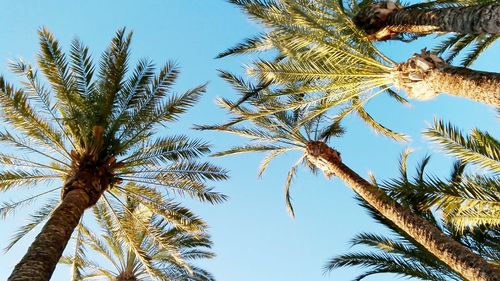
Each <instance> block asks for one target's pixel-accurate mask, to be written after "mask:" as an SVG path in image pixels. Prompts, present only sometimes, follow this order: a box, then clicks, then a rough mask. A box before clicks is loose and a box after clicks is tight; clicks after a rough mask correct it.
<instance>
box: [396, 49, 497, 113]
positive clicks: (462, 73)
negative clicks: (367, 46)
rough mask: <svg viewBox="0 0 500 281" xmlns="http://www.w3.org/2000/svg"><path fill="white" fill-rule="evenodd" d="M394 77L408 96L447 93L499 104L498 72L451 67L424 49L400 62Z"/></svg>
mask: <svg viewBox="0 0 500 281" xmlns="http://www.w3.org/2000/svg"><path fill="white" fill-rule="evenodd" d="M395 76H396V77H397V78H396V79H397V84H398V85H399V86H400V87H401V88H403V89H404V90H405V92H406V93H407V95H408V96H409V97H410V98H415V99H418V100H428V99H431V98H433V97H435V96H437V95H439V94H441V93H447V94H450V95H454V96H459V97H464V98H468V99H472V100H475V101H478V102H481V103H484V104H489V105H492V106H495V107H499V106H500V74H498V73H492V72H484V71H476V70H472V69H468V68H464V67H455V66H451V65H448V64H447V63H446V62H444V61H443V60H442V59H440V58H438V57H436V56H434V55H432V54H430V53H428V52H427V51H425V50H423V51H422V53H421V54H414V55H413V57H412V58H410V59H409V60H408V61H407V62H405V63H402V64H400V65H399V66H398V67H397V69H396V74H395Z"/></svg>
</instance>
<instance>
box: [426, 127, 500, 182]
mask: <svg viewBox="0 0 500 281" xmlns="http://www.w3.org/2000/svg"><path fill="white" fill-rule="evenodd" d="M424 135H425V136H427V137H428V138H430V139H431V141H433V142H435V143H437V144H439V145H440V146H441V147H442V149H443V150H444V151H445V152H447V153H448V154H450V155H453V156H455V157H457V158H458V159H460V160H461V161H462V162H465V163H470V164H476V165H478V166H479V167H481V168H483V169H487V170H490V171H493V172H495V173H498V172H500V143H498V141H497V140H495V139H494V138H493V137H492V136H491V135H489V134H488V133H487V132H482V131H480V130H478V129H474V130H473V131H472V132H471V133H470V134H469V135H463V134H462V132H461V131H460V130H459V129H457V128H456V127H454V126H453V125H451V124H445V123H444V122H443V121H441V120H437V119H436V120H434V124H433V126H432V127H430V128H429V129H427V130H426V131H425V132H424Z"/></svg>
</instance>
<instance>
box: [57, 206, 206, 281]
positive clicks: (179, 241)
mask: <svg viewBox="0 0 500 281" xmlns="http://www.w3.org/2000/svg"><path fill="white" fill-rule="evenodd" d="M118 212H119V215H118V219H119V220H120V221H121V222H122V223H123V224H124V229H125V232H126V233H127V234H128V235H129V236H130V237H132V238H131V239H132V240H133V241H134V244H136V245H137V247H138V248H139V249H140V251H142V252H144V253H145V256H147V260H144V259H142V258H140V257H138V256H137V255H136V253H135V251H133V250H132V249H130V248H127V244H126V243H124V242H123V240H121V239H120V238H121V234H120V232H118V231H117V227H116V225H115V224H114V222H113V220H110V213H109V210H107V209H106V206H105V205H104V204H100V203H98V204H97V205H96V206H95V207H94V213H95V216H96V218H97V221H98V223H99V225H100V226H101V228H102V231H103V232H104V234H103V235H102V236H101V237H99V235H96V234H94V233H92V232H91V231H89V230H88V229H87V228H86V227H85V226H83V225H80V226H79V227H78V229H77V230H78V231H77V235H76V237H75V240H76V243H75V251H74V254H73V255H72V256H66V257H63V258H61V263H64V264H68V265H71V266H72V272H73V277H72V279H71V280H73V281H80V280H91V279H95V278H104V279H106V280H110V281H114V280H116V281H134V280H168V281H171V280H179V281H180V280H188V281H213V280H214V278H213V277H212V276H211V274H210V273H208V272H207V271H205V270H203V269H201V268H199V267H196V266H194V265H192V264H190V261H191V260H197V259H201V258H212V257H213V256H214V254H213V253H211V252H209V251H208V250H209V249H210V247H211V245H212V243H211V241H210V237H209V236H208V235H207V234H206V233H205V232H204V230H203V229H202V230H201V231H185V230H183V229H180V228H176V227H173V226H172V225H171V224H170V223H169V222H167V221H165V220H164V219H163V218H160V217H158V216H157V215H154V214H153V213H151V212H150V211H149V210H148V209H147V208H145V206H143V205H139V204H138V203H137V202H134V201H133V200H127V204H126V206H125V207H123V208H121V210H119V211H118ZM143 224H144V225H147V226H148V228H149V227H152V228H153V229H155V231H156V232H158V233H157V234H156V236H159V237H161V239H162V240H163V241H162V243H163V244H167V245H169V248H165V247H162V246H161V244H159V243H158V242H157V239H156V237H154V236H153V235H152V231H144V230H143V227H142V225H143ZM87 249H92V250H93V251H94V252H95V253H97V254H99V255H100V256H101V257H102V258H104V260H106V261H107V262H108V263H109V265H110V267H106V266H104V265H100V264H98V263H96V262H93V261H91V260H89V259H88V257H86V255H85V254H86V252H87V251H86V250H87Z"/></svg>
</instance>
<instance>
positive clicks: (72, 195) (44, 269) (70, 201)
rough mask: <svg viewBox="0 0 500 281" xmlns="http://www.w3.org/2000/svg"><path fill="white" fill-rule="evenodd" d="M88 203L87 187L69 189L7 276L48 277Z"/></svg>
mask: <svg viewBox="0 0 500 281" xmlns="http://www.w3.org/2000/svg"><path fill="white" fill-rule="evenodd" d="M89 205H90V198H89V196H88V194H87V193H86V192H85V191H84V190H82V189H74V190H72V191H70V192H68V193H67V194H66V195H65V196H64V199H63V200H62V201H61V203H60V204H59V206H58V207H57V208H56V209H55V210H54V212H53V213H52V215H51V216H50V219H49V220H48V221H47V223H46V224H45V226H44V227H43V229H42V231H41V232H40V234H38V236H37V237H36V238H35V241H34V242H33V244H31V246H30V248H29V249H28V252H27V253H26V255H25V256H24V257H23V259H22V260H21V261H20V262H19V263H18V264H17V265H16V267H15V268H14V271H13V272H12V274H11V275H10V277H9V279H8V280H9V281H48V280H49V279H50V277H51V276H52V273H53V272H54V270H55V268H56V265H57V262H58V261H59V259H60V258H61V256H62V253H63V251H64V248H65V247H66V244H67V243H68V241H69V239H70V238H71V234H72V233H73V230H74V229H75V227H76V226H77V225H78V223H79V222H80V218H81V217H82V215H83V212H84V211H85V209H86V208H87V207H89Z"/></svg>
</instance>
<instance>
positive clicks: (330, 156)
mask: <svg viewBox="0 0 500 281" xmlns="http://www.w3.org/2000/svg"><path fill="white" fill-rule="evenodd" d="M338 155H339V154H338V152H337V151H335V150H334V149H332V148H330V147H328V146H327V145H326V144H325V143H323V142H318V141H315V142H309V143H308V145H307V157H308V159H309V160H310V161H311V162H312V163H313V164H314V165H315V166H316V167H318V168H319V169H321V170H322V171H323V172H324V173H325V175H332V174H334V175H336V176H337V177H339V178H340V179H341V180H342V181H344V182H345V183H346V184H347V185H349V186H350V187H351V188H352V189H353V190H354V191H355V192H356V193H357V194H359V195H360V196H361V197H362V198H363V199H365V200H366V201H367V202H368V203H369V204H370V205H371V206H373V207H374V208H375V209H377V210H378V211H379V212H380V213H381V214H382V215H384V216H385V217H386V218H387V219H389V220H391V221H392V222H393V223H394V224H396V225H397V226H398V227H399V228H401V229H402V230H403V231H405V232H406V233H408V235H410V236H411V237H413V238H414V239H415V240H416V241H417V242H418V243H420V244H421V245H422V246H424V247H425V248H426V249H427V250H429V251H430V252H431V253H432V254H434V255H435V256H436V257H437V258H438V259H440V260H441V261H443V262H444V263H446V264H447V265H449V266H450V267H451V268H452V269H453V270H455V271H456V272H458V273H459V274H461V275H462V276H464V277H465V278H467V279H469V280H474V281H498V280H500V268H498V267H495V266H494V265H491V264H488V263H487V262H486V261H485V260H484V259H482V258H481V257H479V256H477V255H476V254H474V253H473V252H471V251H470V250H469V249H468V248H466V247H465V246H463V245H461V244H460V243H458V242H457V241H455V240H453V239H451V238H450V237H448V236H446V235H444V234H443V233H442V232H441V231H440V230H439V229H437V228H436V227H435V226H433V225H432V224H430V223H429V222H428V221H426V220H425V219H423V218H421V217H419V216H418V215H415V214H413V213H412V212H411V211H410V210H409V209H407V208H405V207H403V206H401V205H399V204H398V203H397V202H395V201H394V200H392V199H390V198H389V197H388V196H387V195H386V194H385V193H384V192H383V191H382V190H381V189H379V188H377V187H375V186H373V185H372V184H370V183H369V182H367V181H366V180H364V179H363V178H362V177H360V176H359V175H358V174H356V173H355V172H354V171H352V170H351V169H350V168H349V167H347V166H346V165H344V164H343V163H342V161H341V160H340V157H338Z"/></svg>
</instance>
